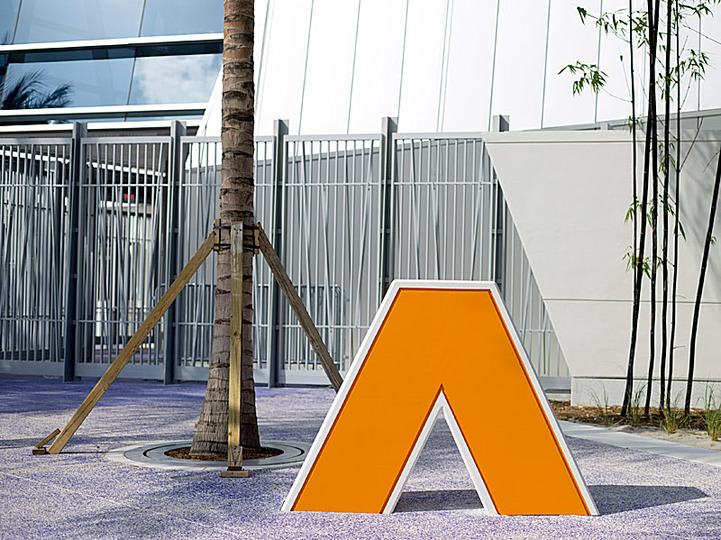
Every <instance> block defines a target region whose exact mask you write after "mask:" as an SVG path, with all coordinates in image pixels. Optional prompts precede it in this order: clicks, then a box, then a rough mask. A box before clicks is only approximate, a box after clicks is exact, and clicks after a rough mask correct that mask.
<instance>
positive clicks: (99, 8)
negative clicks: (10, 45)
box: [0, 0, 174, 43]
mask: <svg viewBox="0 0 721 540" xmlns="http://www.w3.org/2000/svg"><path fill="white" fill-rule="evenodd" d="M5 1H6V0H0V3H4V2H5ZM142 7H143V0H102V1H98V0H95V1H90V0H62V1H58V0H24V2H23V3H22V7H21V9H20V17H19V19H18V28H17V33H16V34H15V43H45V42H49V41H69V40H83V39H104V38H122V37H137V35H138V30H139V28H140V15H141V12H142ZM168 14H174V12H173V11H171V12H169V13H166V15H168Z"/></svg>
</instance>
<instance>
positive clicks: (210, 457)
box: [165, 446, 283, 461]
mask: <svg viewBox="0 0 721 540" xmlns="http://www.w3.org/2000/svg"><path fill="white" fill-rule="evenodd" d="M282 453H283V452H282V450H278V449H277V448H266V447H263V448H243V459H265V458H269V457H273V456H277V455H279V454H282ZM165 455H166V456H168V457H172V458H178V459H192V460H194V461H227V460H228V456H226V455H220V454H200V455H197V456H191V455H190V446H183V447H182V448H174V449H173V450H168V451H167V452H165Z"/></svg>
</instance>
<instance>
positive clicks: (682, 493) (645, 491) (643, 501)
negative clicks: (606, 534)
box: [588, 485, 708, 514]
mask: <svg viewBox="0 0 721 540" xmlns="http://www.w3.org/2000/svg"><path fill="white" fill-rule="evenodd" d="M588 489H589V490H590V491H591V495H592V496H593V499H594V500H595V501H596V506H597V507H598V511H599V512H600V513H601V514H615V513H617V512H626V511H628V510H640V509H642V508H651V507H653V506H663V505H665V504H673V503H679V502H684V501H692V500H695V499H703V498H704V497H708V495H707V494H706V493H704V492H703V491H701V490H700V489H697V488H694V487H685V486H621V485H596V486H588Z"/></svg>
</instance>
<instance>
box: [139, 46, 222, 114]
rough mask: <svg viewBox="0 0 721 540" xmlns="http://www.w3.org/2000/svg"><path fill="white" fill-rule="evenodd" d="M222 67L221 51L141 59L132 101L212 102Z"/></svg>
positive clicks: (140, 102) (142, 102) (140, 103)
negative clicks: (211, 96) (211, 94)
mask: <svg viewBox="0 0 721 540" xmlns="http://www.w3.org/2000/svg"><path fill="white" fill-rule="evenodd" d="M220 67H221V55H219V54H199V55H193V56H164V57H156V58H152V57H149V58H138V59H137V60H136V61H135V71H134V75H133V85H132V90H131V92H130V104H131V105H142V104H145V103H148V104H149V103H199V102H203V101H208V100H209V99H210V93H211V91H212V90H213V84H214V83H215V79H216V78H217V77H218V73H219V72H220Z"/></svg>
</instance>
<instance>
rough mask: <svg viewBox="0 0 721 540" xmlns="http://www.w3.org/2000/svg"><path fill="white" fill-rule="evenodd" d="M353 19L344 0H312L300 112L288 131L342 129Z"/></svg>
mask: <svg viewBox="0 0 721 540" xmlns="http://www.w3.org/2000/svg"><path fill="white" fill-rule="evenodd" d="M356 19H357V11H354V10H352V9H349V6H347V5H346V2H337V1H336V0H315V3H314V5H313V23H312V27H311V32H310V49H309V54H308V71H307V80H306V84H305V91H304V95H303V116H302V118H301V121H300V123H299V125H297V126H292V127H291V129H292V131H294V132H296V131H298V130H299V131H300V132H301V133H345V131H346V129H347V118H348V100H349V98H350V86H351V76H352V70H353V49H354V48H355V30H356Z"/></svg>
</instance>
